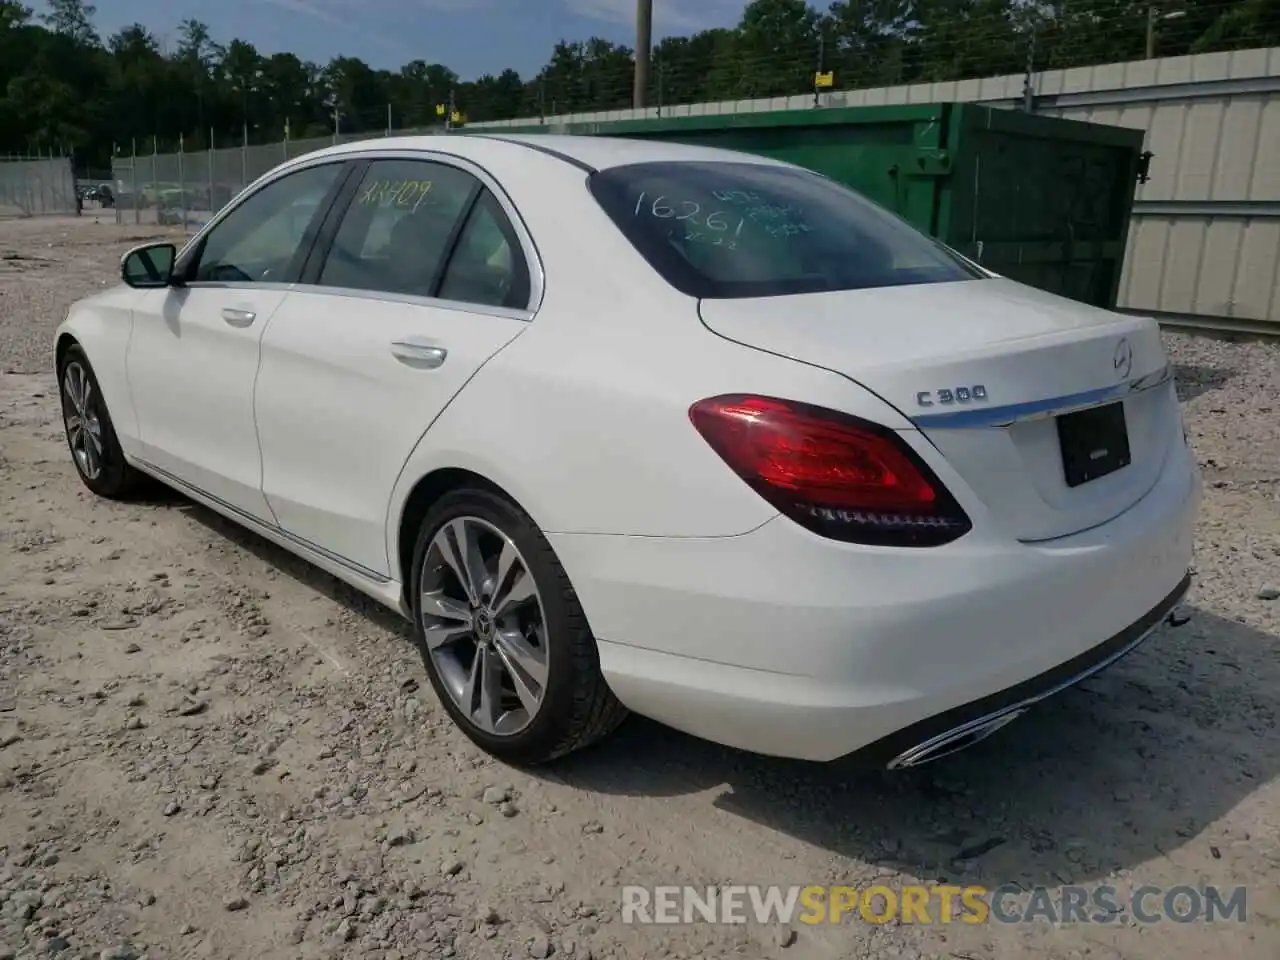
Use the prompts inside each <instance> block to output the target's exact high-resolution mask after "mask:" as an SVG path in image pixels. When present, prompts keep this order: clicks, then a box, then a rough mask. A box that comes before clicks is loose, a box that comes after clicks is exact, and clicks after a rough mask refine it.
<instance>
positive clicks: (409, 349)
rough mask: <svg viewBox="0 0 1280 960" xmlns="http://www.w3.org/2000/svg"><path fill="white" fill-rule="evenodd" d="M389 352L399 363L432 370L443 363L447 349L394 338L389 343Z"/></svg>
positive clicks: (447, 352) (447, 353)
mask: <svg viewBox="0 0 1280 960" xmlns="http://www.w3.org/2000/svg"><path fill="white" fill-rule="evenodd" d="M391 354H392V356H394V357H395V358H396V359H397V360H399V361H400V362H401V363H406V364H408V365H409V366H411V367H425V368H426V369H427V370H434V369H435V368H436V367H438V366H440V364H442V363H444V358H445V357H447V356H448V355H449V351H448V350H446V349H445V348H444V347H433V346H431V345H430V344H426V343H412V342H409V341H406V340H395V341H393V342H392V344H391Z"/></svg>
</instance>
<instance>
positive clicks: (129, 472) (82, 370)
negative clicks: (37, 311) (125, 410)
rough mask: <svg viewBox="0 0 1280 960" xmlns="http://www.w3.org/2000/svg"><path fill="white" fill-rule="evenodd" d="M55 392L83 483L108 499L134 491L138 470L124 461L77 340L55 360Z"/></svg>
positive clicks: (68, 443)
mask: <svg viewBox="0 0 1280 960" xmlns="http://www.w3.org/2000/svg"><path fill="white" fill-rule="evenodd" d="M80 385H87V388H88V394H87V404H86V407H87V409H86V410H84V411H82V410H81V409H80V403H81V401H80V400H78V399H77V397H79V396H81V393H80V391H81V386H80ZM58 396H59V397H60V399H61V401H62V426H63V434H64V435H65V436H66V438H67V446H68V448H69V449H70V450H71V462H72V463H74V464H75V468H76V473H77V474H79V475H80V479H81V481H83V483H84V485H85V486H86V487H88V488H89V489H90V490H92V491H93V492H94V493H96V494H97V495H98V496H100V497H105V498H107V499H109V500H121V499H125V498H127V497H128V496H129V495H131V494H132V493H134V492H135V491H136V490H137V489H138V488H139V486H140V485H141V483H140V482H141V480H142V474H140V473H139V472H138V471H137V470H135V469H134V468H133V467H131V466H129V464H128V463H127V462H126V461H125V458H124V451H123V450H122V449H121V447H120V440H119V438H118V437H117V436H116V429H115V426H114V424H112V422H111V414H110V413H109V412H108V411H107V403H106V400H105V399H104V398H103V396H102V388H101V387H99V386H98V378H97V376H95V375H94V372H93V367H92V366H91V365H90V364H89V358H88V357H87V356H85V353H84V350H83V348H81V346H80V345H79V344H76V345H74V346H72V347H71V348H70V349H68V350H67V352H66V353H65V354H63V357H62V360H61V362H60V363H59V364H58ZM86 414H87V415H86ZM77 423H80V424H84V423H88V424H90V425H93V424H96V426H97V430H96V432H94V431H93V430H92V429H89V430H88V431H86V430H85V429H83V428H80V429H79V430H77V428H76V426H75V425H76V424H77ZM95 441H96V442H95ZM84 445H87V447H86V446H84ZM86 450H87V452H86Z"/></svg>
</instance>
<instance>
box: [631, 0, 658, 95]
mask: <svg viewBox="0 0 1280 960" xmlns="http://www.w3.org/2000/svg"><path fill="white" fill-rule="evenodd" d="M652 48H653V0H636V77H635V89H634V91H633V92H632V97H631V105H632V106H633V107H635V108H636V109H637V110H643V109H644V106H645V97H646V94H647V93H648V90H649V52H650V50H652Z"/></svg>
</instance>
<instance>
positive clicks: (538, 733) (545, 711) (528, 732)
mask: <svg viewBox="0 0 1280 960" xmlns="http://www.w3.org/2000/svg"><path fill="white" fill-rule="evenodd" d="M459 542H469V543H472V544H474V545H475V546H476V548H477V550H478V551H479V554H480V556H481V560H480V564H479V568H480V569H479V570H478V571H477V573H476V575H475V576H473V577H471V578H470V579H471V580H472V581H473V584H475V585H476V586H475V593H477V594H479V596H478V597H476V598H475V599H471V598H470V596H469V591H468V590H467V588H466V585H465V584H463V583H462V578H461V577H459V576H458V574H457V570H458V565H459V564H458V557H459V552H458V551H457V550H452V551H450V547H451V546H456V545H457V544H458V543H459ZM511 547H514V550H515V551H516V553H515V555H514V556H515V559H514V560H512V562H511V563H510V565H509V566H507V568H506V572H507V573H508V574H509V576H508V577H506V578H505V579H504V581H503V583H498V582H497V575H498V574H501V573H502V572H503V570H502V561H503V559H504V558H509V557H510V556H511V554H510V553H509V552H508V551H509V548H511ZM446 552H451V555H452V557H453V558H454V561H455V562H454V563H450V562H448V559H447V557H446ZM470 555H471V556H472V557H473V558H474V556H475V554H474V553H471V554H470ZM472 569H476V568H475V567H472ZM520 570H523V571H524V572H525V573H527V574H528V575H529V576H530V577H531V581H532V586H533V588H534V590H533V596H532V598H530V599H526V600H524V601H523V602H521V603H518V604H516V605H514V606H512V605H511V604H510V603H505V604H504V603H503V602H502V601H504V600H507V599H509V598H510V597H513V596H518V595H522V594H523V593H526V592H528V590H527V588H528V586H529V581H526V580H523V579H522V578H521V577H520V574H519V571H520ZM486 585H487V587H486ZM504 585H505V586H509V587H510V589H507V590H504V589H503V587H504ZM409 590H410V596H411V597H412V603H411V606H412V608H413V624H414V639H415V641H416V642H417V644H418V648H419V651H420V653H421V654H422V658H423V663H424V664H425V665H426V669H427V675H428V677H429V678H430V680H431V685H432V687H433V688H434V689H435V691H436V696H437V697H439V698H440V702H441V703H442V704H443V705H444V707H445V709H446V710H447V711H448V712H449V715H450V717H452V718H453V721H454V723H456V724H457V725H458V726H459V727H460V728H461V729H462V731H463V733H465V734H466V735H467V737H469V738H470V739H471V741H472V742H473V743H475V744H476V745H477V746H479V747H480V748H481V749H483V750H485V751H486V752H488V753H490V754H492V755H493V756H494V757H496V758H498V759H499V760H502V761H504V762H506V763H510V764H515V765H519V766H532V765H537V764H541V763H547V762H549V761H551V760H554V759H556V758H558V757H562V756H564V755H566V754H568V753H571V752H573V751H575V750H579V749H581V748H583V747H586V746H588V745H590V744H592V743H595V742H596V741H598V740H601V739H603V738H604V737H606V736H608V735H609V734H610V733H612V732H613V731H614V730H615V729H616V728H617V727H618V725H619V724H620V723H621V722H622V721H623V720H624V719H625V718H626V716H627V711H626V708H625V707H623V706H622V704H621V703H619V702H618V700H617V698H616V697H614V695H613V692H612V691H611V690H610V689H609V687H608V685H607V684H606V683H605V680H604V677H603V676H602V675H601V673H600V658H599V653H598V651H597V649H596V643H595V638H594V637H593V636H592V634H591V629H590V627H589V626H588V624H587V618H586V615H585V614H584V613H583V610H582V606H581V604H580V603H579V602H578V597H577V594H576V593H575V592H574V589H573V586H572V584H570V583H569V578H568V576H567V575H566V573H565V571H564V568H563V567H562V566H561V565H560V561H559V560H557V559H556V556H555V553H554V551H553V550H552V549H551V545H550V544H549V543H548V542H547V540H546V538H545V537H544V536H543V535H542V533H541V531H539V530H538V528H537V526H535V525H534V523H533V521H532V520H531V519H530V518H529V517H528V516H526V515H525V513H524V512H523V511H522V510H520V508H519V507H517V506H515V505H514V504H513V503H511V502H510V501H508V500H507V499H505V498H504V497H502V496H499V495H497V494H495V493H492V492H489V491H487V490H481V489H462V490H455V491H452V492H450V493H447V494H445V495H444V496H443V497H441V498H440V499H439V500H438V501H437V502H436V503H435V504H434V505H433V506H432V507H431V509H430V510H429V511H428V513H427V516H426V517H425V518H424V520H423V522H422V526H421V528H420V530H419V532H418V540H417V543H416V545H415V548H414V554H413V571H412V579H411V581H410V584H409ZM486 590H488V592H487V593H486ZM455 600H456V601H458V602H457V603H454V601H455ZM477 600H478V601H479V603H478V604H477V602H476V601H477ZM450 604H452V606H449V605H450ZM424 606H426V607H427V610H426V611H425V614H424ZM464 608H465V609H464ZM505 608H511V609H512V610H514V612H510V613H504V612H503V609H505ZM442 610H444V611H445V612H446V613H447V614H448V615H447V616H442V615H440V611H442ZM467 617H469V618H470V619H469V620H468V619H467ZM538 619H540V620H541V629H540V630H539V628H538V624H537V622H536V621H537V620H538ZM486 623H488V627H486V626H485V624H486ZM429 634H430V638H429V636H428V635H429ZM513 638H514V639H513ZM482 648H484V651H485V652H484V653H483V657H482V654H481V649H482ZM468 654H470V656H469V657H468ZM539 655H540V656H541V668H540V669H541V672H539V670H538V669H529V670H526V669H525V668H526V667H530V666H536V665H537V663H538V660H539ZM478 660H479V663H480V664H482V665H488V666H491V667H492V666H494V665H495V664H496V665H498V669H499V672H500V673H502V674H503V677H504V679H503V680H502V683H501V685H500V686H495V687H492V688H490V687H488V685H487V684H477V683H476V682H475V681H476V677H477V675H478V674H483V675H484V676H489V674H488V673H486V672H485V671H477V670H476V667H477V661H478ZM468 661H469V662H468ZM518 675H519V676H522V677H523V680H522V689H523V693H524V694H525V696H521V695H520V692H519V691H520V689H521V685H520V684H517V676H518ZM539 680H544V682H539ZM508 684H509V688H508ZM535 686H538V687H540V688H541V692H540V699H539V701H538V703H537V705H536V709H528V708H527V704H528V703H529V702H530V697H531V696H532V694H531V691H532V690H533V689H534V687H535ZM482 688H483V689H489V690H493V691H498V690H500V693H499V694H498V695H497V696H496V697H495V696H493V695H492V694H491V695H490V696H489V698H488V702H489V703H495V702H499V701H500V702H501V703H502V704H504V705H505V706H503V707H500V708H498V709H496V710H486V709H484V704H485V700H484V698H483V697H482V696H481V692H482ZM464 703H469V704H472V705H477V704H478V708H477V709H473V710H469V709H464V707H463V704H464ZM495 716H497V717H498V720H497V722H496V723H493V722H486V720H487V721H492V720H493V718H494V717H495ZM477 718H480V719H477ZM522 721H523V725H522Z"/></svg>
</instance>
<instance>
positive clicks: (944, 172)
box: [493, 103, 1150, 307]
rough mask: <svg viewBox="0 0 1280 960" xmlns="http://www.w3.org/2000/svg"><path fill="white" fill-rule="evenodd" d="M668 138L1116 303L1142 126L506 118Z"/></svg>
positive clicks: (963, 108) (948, 107)
mask: <svg viewBox="0 0 1280 960" xmlns="http://www.w3.org/2000/svg"><path fill="white" fill-rule="evenodd" d="M514 132H520V133H572V134H590V135H600V136H619V137H638V138H646V139H648V138H651V139H655V140H671V141H676V142H679V143H691V144H702V145H705V146H713V147H723V148H727V149H730V150H742V151H745V152H747V153H755V154H761V155H763V156H768V157H775V158H777V159H779V160H785V161H788V162H790V163H796V164H799V165H801V166H804V167H808V168H810V169H812V170H816V171H819V172H820V173H823V174H826V175H827V176H829V177H831V178H833V179H835V180H839V181H840V182H842V183H845V184H847V185H848V186H850V187H853V188H854V189H855V190H858V191H859V192H861V193H862V194H863V195H865V196H867V197H870V198H871V199H872V200H875V201H877V202H878V203H880V204H881V205H883V206H885V207H888V208H889V209H891V210H893V211H895V212H897V213H898V214H900V215H901V216H902V217H904V218H905V219H906V220H908V221H909V222H910V223H912V224H913V225H915V226H916V227H918V228H919V229H921V230H923V231H925V232H927V233H929V234H930V235H932V236H934V237H937V238H938V239H940V240H942V241H944V242H945V243H947V244H948V245H950V246H951V247H953V248H954V249H956V250H959V251H960V252H961V253H963V254H965V255H966V256H968V257H969V258H971V259H973V260H976V261H978V262H980V263H981V264H983V266H985V267H987V268H988V269H991V270H994V271H996V272H997V273H1001V274H1003V275H1005V276H1007V277H1010V278H1011V279H1014V280H1020V281H1022V282H1023V283H1027V284H1030V285H1032V286H1036V287H1040V288H1042V289H1045V290H1049V291H1052V292H1054V293H1059V294H1062V295H1064V296H1068V297H1071V298H1073V299H1076V300H1082V301H1084V302H1086V303H1092V304H1095V305H1097V306H1101V307H1114V306H1115V302H1116V292H1117V289H1118V287H1119V283H1120V271H1121V269H1122V267H1123V265H1124V247H1125V241H1126V238H1127V236H1128V230H1129V217H1130V214H1131V211H1132V208H1133V197H1134V191H1135V189H1136V186H1137V183H1138V181H1139V178H1140V177H1145V175H1146V165H1147V162H1148V160H1149V157H1150V155H1149V154H1143V152H1142V142H1143V135H1144V132H1143V131H1142V130H1132V129H1128V128H1124V127H1111V126H1103V125H1100V124H1094V123H1081V122H1079V121H1075V120H1060V119H1057V118H1054V117H1040V116H1035V115H1034V114H1028V113H1024V112H1020V111H1014V110H998V109H993V108H991V107H983V106H979V105H977V104H971V103H932V104H912V105H904V106H890V107H843V108H815V109H810V110H785V111H773V112H762V113H737V114H708V115H704V116H691V117H664V118H657V119H647V120H617V121H612V122H605V123H572V124H557V125H555V126H549V125H548V126H527V127H503V128H500V129H494V130H493V133H495V134H498V135H501V134H502V133H514Z"/></svg>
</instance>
